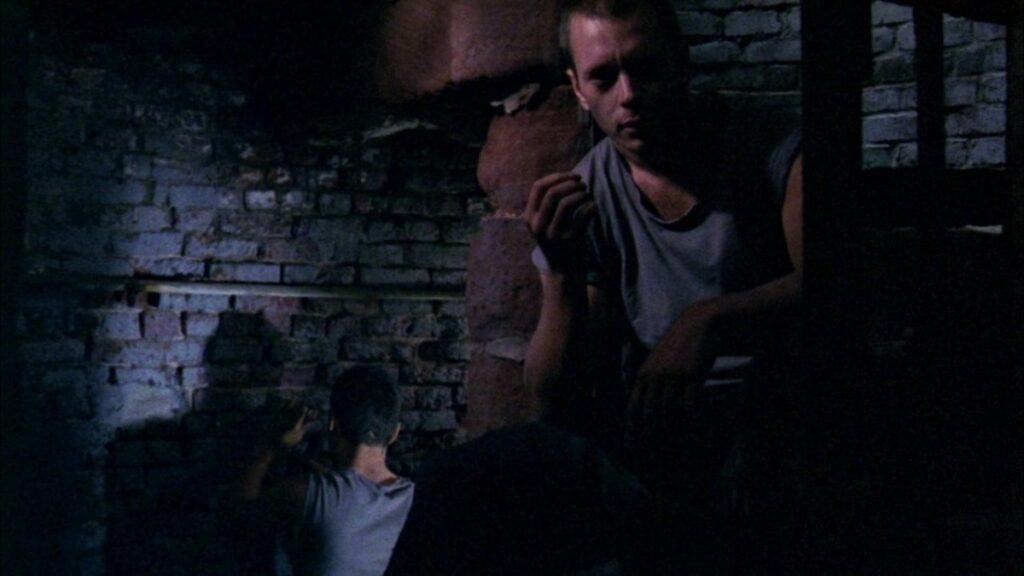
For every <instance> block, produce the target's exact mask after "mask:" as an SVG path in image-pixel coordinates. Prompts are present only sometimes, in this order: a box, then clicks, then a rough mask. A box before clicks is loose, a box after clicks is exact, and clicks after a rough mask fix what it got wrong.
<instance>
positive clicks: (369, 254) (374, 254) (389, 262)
mask: <svg viewBox="0 0 1024 576" xmlns="http://www.w3.org/2000/svg"><path fill="white" fill-rule="evenodd" d="M404 259H405V256H404V251H403V248H402V246H399V245H394V244H384V245H370V246H360V247H359V263H360V264H368V265H370V266H397V265H401V264H402V263H403V261H404Z"/></svg>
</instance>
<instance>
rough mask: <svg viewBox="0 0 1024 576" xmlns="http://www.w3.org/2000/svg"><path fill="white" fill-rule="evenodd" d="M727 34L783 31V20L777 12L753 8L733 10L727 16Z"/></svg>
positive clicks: (750, 34)
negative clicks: (745, 10)
mask: <svg viewBox="0 0 1024 576" xmlns="http://www.w3.org/2000/svg"><path fill="white" fill-rule="evenodd" d="M724 23H725V35H726V36H754V35H761V34H775V33H778V32H780V31H782V21H781V20H780V19H779V15H778V13H776V12H771V11H766V10H751V11H748V12H733V13H731V14H729V15H728V16H726V17H725V20H724Z"/></svg>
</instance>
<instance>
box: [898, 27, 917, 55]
mask: <svg viewBox="0 0 1024 576" xmlns="http://www.w3.org/2000/svg"><path fill="white" fill-rule="evenodd" d="M896 46H897V47H898V48H899V49H900V50H903V51H904V52H912V51H913V50H914V48H916V47H917V36H916V35H915V33H914V24H913V23H912V22H908V23H906V24H901V25H900V26H899V27H897V28H896Z"/></svg>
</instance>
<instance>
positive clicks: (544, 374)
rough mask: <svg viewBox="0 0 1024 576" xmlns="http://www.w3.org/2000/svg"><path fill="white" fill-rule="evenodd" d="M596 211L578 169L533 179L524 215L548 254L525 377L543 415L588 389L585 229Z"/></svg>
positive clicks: (539, 243)
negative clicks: (585, 373) (573, 172)
mask: <svg viewBox="0 0 1024 576" xmlns="http://www.w3.org/2000/svg"><path fill="white" fill-rule="evenodd" d="M594 210H595V207H594V203H593V200H592V199H591V196H590V194H589V193H588V192H587V190H586V186H585V185H584V183H583V182H582V180H581V179H580V177H579V176H578V175H576V174H572V173H569V172H563V173H556V174H550V175H548V176H545V177H544V178H541V179H539V180H538V181H537V182H535V183H534V185H533V187H532V188H531V190H530V196H529V199H528V201H527V206H526V210H525V212H524V213H523V220H524V222H525V223H526V225H527V227H528V228H529V229H530V232H531V233H532V234H533V236H534V238H535V239H536V241H537V246H538V249H539V250H540V251H541V254H542V255H543V256H544V260H545V265H544V266H542V268H543V269H542V270H541V274H540V280H541V289H542V301H541V312H540V318H539V320H538V324H537V328H536V330H535V331H534V334H533V338H532V339H531V340H530V345H529V347H528V348H527V352H526V362H525V366H524V378H525V382H526V386H527V388H528V389H529V390H530V392H531V395H532V396H533V398H534V399H535V401H536V403H537V406H536V407H537V408H538V410H539V411H540V412H541V413H543V414H551V413H552V412H557V411H560V410H562V409H565V408H567V407H568V406H569V405H571V404H572V402H571V400H570V398H573V397H576V396H578V395H580V394H585V393H586V387H587V386H588V385H589V383H590V381H589V379H588V378H586V377H585V376H584V370H585V368H586V364H587V362H586V356H587V355H588V353H589V354H590V355H593V354H594V353H595V352H594V351H589V352H588V343H587V341H588V338H587V334H588V332H589V331H590V330H591V329H592V327H591V326H590V318H589V316H590V311H591V309H592V307H591V306H590V305H589V302H588V300H589V297H588V293H587V292H588V289H587V286H586V279H585V266H584V262H585V260H586V245H585V243H584V241H583V240H584V238H583V236H584V231H585V227H586V224H587V222H588V221H589V219H590V218H591V216H592V215H593V213H594Z"/></svg>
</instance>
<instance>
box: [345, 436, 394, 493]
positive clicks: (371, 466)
mask: <svg viewBox="0 0 1024 576" xmlns="http://www.w3.org/2000/svg"><path fill="white" fill-rule="evenodd" d="M387 455H388V449H387V447H386V446H370V445H367V444H356V445H354V446H353V445H351V444H348V445H339V446H338V449H337V450H336V451H335V466H337V467H338V468H348V469H350V470H352V471H353V472H355V473H356V474H359V475H360V476H362V477H364V478H366V479H368V480H370V481H371V482H374V483H376V484H388V483H391V482H393V481H394V480H395V479H396V478H397V475H395V473H394V472H392V471H391V469H390V468H388V464H387Z"/></svg>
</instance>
